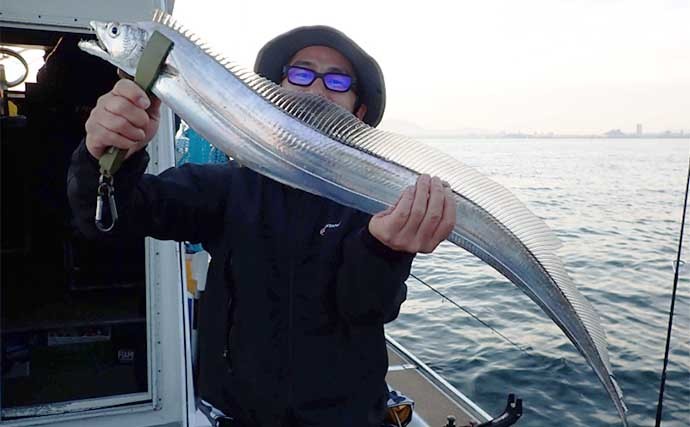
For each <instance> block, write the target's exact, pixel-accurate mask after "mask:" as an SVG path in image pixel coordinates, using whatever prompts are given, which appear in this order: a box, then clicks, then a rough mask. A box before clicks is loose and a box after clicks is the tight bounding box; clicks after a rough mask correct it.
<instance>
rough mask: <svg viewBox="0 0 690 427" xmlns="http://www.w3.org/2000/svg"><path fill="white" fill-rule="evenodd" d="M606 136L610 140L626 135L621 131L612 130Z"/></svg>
mask: <svg viewBox="0 0 690 427" xmlns="http://www.w3.org/2000/svg"><path fill="white" fill-rule="evenodd" d="M604 135H606V136H607V137H609V138H621V137H624V136H625V134H624V133H623V132H622V131H621V130H620V129H612V130H610V131H608V132H606V133H605V134H604Z"/></svg>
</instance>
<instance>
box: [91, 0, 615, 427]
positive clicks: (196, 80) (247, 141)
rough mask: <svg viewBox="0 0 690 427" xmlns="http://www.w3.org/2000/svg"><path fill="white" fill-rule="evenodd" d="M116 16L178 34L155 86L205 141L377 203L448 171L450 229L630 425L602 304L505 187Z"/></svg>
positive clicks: (321, 187) (276, 175)
mask: <svg viewBox="0 0 690 427" xmlns="http://www.w3.org/2000/svg"><path fill="white" fill-rule="evenodd" d="M92 25H93V26H94V28H95V29H96V32H97V35H98V38H99V41H100V43H101V45H102V46H104V47H105V48H106V49H108V50H109V51H110V52H105V51H104V50H103V49H102V48H101V47H100V46H96V45H95V43H94V42H81V43H80V47H81V48H82V49H83V50H85V51H87V52H89V53H91V54H94V55H96V56H99V57H101V58H103V59H105V60H108V61H110V62H111V63H113V64H114V65H116V66H118V67H120V68H122V69H123V70H124V71H125V72H127V73H129V74H134V71H135V70H136V66H137V63H138V56H140V54H141V51H142V50H143V47H144V46H138V47H137V48H136V49H133V50H132V51H129V52H125V53H120V51H123V50H125V49H123V48H122V46H118V45H117V44H116V43H117V42H118V40H117V38H113V37H110V36H107V35H105V34H101V33H102V32H103V31H99V28H102V27H104V26H106V25H108V24H104V23H92ZM113 25H114V24H113ZM117 25H120V24H117ZM99 26H100V27H99ZM120 26H121V28H123V30H122V31H121V36H120V37H121V38H122V39H123V40H124V38H125V37H126V35H127V34H130V33H131V34H134V36H132V37H131V38H132V39H134V41H139V37H138V36H140V35H141V34H142V33H145V34H146V35H147V36H148V35H150V34H152V33H153V31H159V32H160V33H162V34H163V35H164V36H166V37H167V38H169V39H170V40H171V41H172V42H173V43H174V46H173V48H172V50H171V52H170V54H169V55H168V58H167V60H166V66H165V67H164V70H163V72H162V73H161V75H160V76H159V78H158V79H157V81H156V83H155V84H154V85H153V88H152V91H153V93H154V94H156V95H157V96H158V97H159V98H160V99H161V100H162V101H163V102H164V103H166V104H167V105H168V106H170V107H171V108H172V109H173V110H174V111H175V112H176V113H177V114H178V115H179V116H180V117H181V118H182V119H183V120H185V121H186V122H187V123H188V124H189V125H190V126H191V127H192V128H194V129H195V130H196V131H197V132H198V133H199V134H201V135H202V136H203V137H204V138H205V139H207V140H208V141H209V142H211V143H212V144H213V145H215V146H216V147H218V148H219V149H221V150H223V151H224V152H225V153H226V154H228V155H230V156H232V157H234V158H235V159H237V160H238V161H239V162H241V163H242V164H244V165H245V166H247V167H250V168H252V169H254V170H255V171H257V172H259V173H261V174H264V175H266V176H268V177H270V178H272V179H275V180H277V181H279V182H282V183H284V184H286V185H289V186H291V187H295V188H300V189H302V190H304V191H308V192H311V193H313V194H317V195H320V196H324V197H328V198H330V199H332V200H334V201H336V202H338V203H341V204H343V205H347V206H350V207H353V208H356V209H359V210H361V211H364V212H367V213H370V214H375V213H377V212H380V211H382V210H384V209H386V208H388V207H390V206H392V205H394V204H395V203H396V202H397V200H398V198H399V195H400V193H401V192H402V190H403V189H405V188H406V187H408V186H410V185H414V183H415V182H416V179H417V177H419V175H420V174H422V173H427V174H430V175H436V176H439V177H440V178H441V179H443V180H444V181H446V182H447V183H449V184H450V186H451V188H452V190H453V197H454V199H455V201H456V203H457V219H456V226H455V228H454V229H453V231H452V232H451V235H450V236H449V238H448V240H449V241H451V242H452V243H454V244H456V245H458V246H460V247H462V248H463V249H465V250H467V251H469V252H470V253H472V254H474V255H475V256H477V257H478V258H480V259H481V260H483V261H484V262H486V263H487V264H489V265H490V266H492V267H493V268H494V269H495V270H497V271H498V272H499V273H501V274H502V275H504V276H505V277H506V278H507V279H508V280H510V281H511V282H512V283H514V284H515V285H516V286H517V287H518V288H519V289H521V290H522V291H523V292H525V293H526V294H527V295H528V296H529V297H530V298H531V299H532V300H533V301H534V302H535V303H537V304H538V305H539V306H540V307H541V308H542V310H544V312H545V313H546V314H547V315H548V316H549V317H550V318H551V319H552V320H553V321H554V322H555V323H556V324H557V325H558V326H559V327H560V328H561V330H562V331H563V332H564V333H565V335H566V336H567V337H568V338H569V339H570V341H571V342H572V343H573V345H574V346H575V348H576V349H577V350H578V351H579V352H580V354H581V355H582V356H583V357H584V358H585V360H586V361H587V362H588V363H589V364H590V366H591V367H592V369H593V370H594V372H595V374H596V375H597V377H598V378H599V380H600V381H601V383H602V384H603V385H604V388H605V389H606V391H607V393H608V394H609V396H610V397H611V400H612V401H613V403H614V405H615V406H616V410H617V411H618V413H619V415H620V416H621V419H622V421H623V424H624V425H627V421H626V418H625V413H626V412H627V408H626V407H625V404H624V403H623V396H622V393H621V391H620V387H619V386H618V384H617V382H616V380H615V378H614V376H613V372H612V370H611V366H610V362H609V356H608V349H607V342H606V334H605V332H604V329H603V328H602V326H601V320H600V318H599V316H598V314H597V313H596V311H595V310H594V308H593V307H592V305H591V304H590V303H589V301H587V300H586V299H585V297H584V296H583V295H582V294H581V293H580V292H579V291H578V289H577V287H576V286H575V284H574V282H573V280H572V278H571V277H570V276H569V275H568V273H567V271H566V270H565V267H564V265H563V262H562V261H561V259H560V257H559V256H558V255H557V254H556V253H555V251H556V249H558V248H559V247H560V246H561V244H560V241H559V240H558V238H557V237H556V236H555V235H554V234H553V232H552V231H551V230H550V229H549V228H548V227H547V226H546V224H545V223H544V222H543V221H542V220H541V219H539V218H538V217H537V216H535V215H534V214H533V213H532V212H531V211H529V209H528V208H527V207H526V206H525V205H524V204H523V203H522V202H520V201H519V200H518V199H517V198H516V197H515V196H514V195H513V194H512V193H510V192H509V191H508V190H507V189H505V188H504V187H503V186H501V185H499V184H498V183H496V182H494V181H492V180H490V179H488V178H487V177H485V176H484V175H482V174H480V173H479V172H478V171H476V170H474V169H473V168H471V167H468V166H467V165H464V164H463V163H461V162H460V161H458V160H456V159H455V158H453V157H450V156H448V155H447V154H445V153H443V152H441V151H439V150H435V149H433V148H431V147H429V146H426V145H424V144H422V143H420V142H417V141H414V140H412V139H410V138H407V137H404V136H401V135H396V134H393V133H390V132H384V131H381V130H378V129H375V128H372V127H370V126H368V125H367V124H365V123H363V122H361V121H359V120H358V119H357V118H356V117H355V116H353V115H352V114H351V113H350V112H349V111H347V110H345V109H343V108H341V107H340V106H338V105H336V104H334V103H332V102H329V101H328V100H326V99H324V98H321V97H318V96H314V95H311V94H308V93H303V92H296V91H289V90H286V89H283V88H281V87H280V86H278V85H276V84H274V83H273V82H271V81H269V80H267V79H265V78H263V77H261V76H258V75H256V74H254V73H253V72H251V71H249V70H247V69H245V68H243V67H241V66H238V65H237V64H235V63H233V62H232V61H229V60H228V59H226V58H225V57H223V56H222V55H219V54H218V53H216V52H214V51H212V50H211V49H210V48H209V47H208V46H207V45H206V44H205V43H204V42H203V41H202V40H201V39H200V38H198V37H197V36H196V35H194V34H193V33H192V32H190V31H188V30H186V29H185V28H184V27H183V26H182V25H181V24H179V23H178V22H177V21H176V20H174V19H173V18H172V17H171V16H170V15H168V14H166V13H164V12H161V11H157V12H156V13H155V14H154V17H153V20H152V21H151V22H141V23H136V24H121V25H120ZM141 39H143V40H146V39H147V37H141ZM129 41H130V42H131V41H132V40H129ZM123 43H124V42H123ZM139 43H140V44H141V42H139ZM108 46H110V48H108Z"/></svg>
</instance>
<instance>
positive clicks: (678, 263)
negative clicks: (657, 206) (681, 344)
mask: <svg viewBox="0 0 690 427" xmlns="http://www.w3.org/2000/svg"><path fill="white" fill-rule="evenodd" d="M688 188H690V157H689V158H688V180H687V182H686V184H685V202H684V203H683V217H682V218H681V220H680V240H679V241H678V254H677V255H676V263H675V267H674V269H673V270H674V273H673V294H672V296H671V310H670V313H669V317H668V331H667V332H666V354H665V355H664V368H663V369H662V371H661V385H660V386H659V403H658V404H657V407H656V424H655V426H656V427H659V426H660V425H661V412H662V409H663V401H664V388H665V386H666V368H667V367H668V352H669V348H670V344H671V329H672V328H673V310H674V308H675V305H676V290H677V289H678V272H679V271H680V269H681V261H680V253H681V250H682V249H683V231H684V228H685V212H686V210H687V208H688Z"/></svg>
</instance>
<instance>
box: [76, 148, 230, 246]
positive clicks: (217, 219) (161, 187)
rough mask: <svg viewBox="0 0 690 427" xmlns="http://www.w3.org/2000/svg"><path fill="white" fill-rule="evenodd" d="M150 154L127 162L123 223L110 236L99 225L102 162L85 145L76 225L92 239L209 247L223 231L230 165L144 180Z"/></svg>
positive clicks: (120, 197) (117, 184)
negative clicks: (149, 240) (146, 240)
mask: <svg viewBox="0 0 690 427" xmlns="http://www.w3.org/2000/svg"><path fill="white" fill-rule="evenodd" d="M148 162H149V156H148V153H146V150H140V151H138V152H137V153H135V154H134V155H132V156H131V157H130V158H128V159H127V160H125V162H124V163H123V164H122V166H121V167H120V169H119V170H118V172H117V173H116V174H115V176H114V182H113V185H114V188H115V201H116V204H117V212H118V215H119V219H118V221H117V224H116V226H115V228H114V229H113V230H112V231H111V232H109V233H103V232H101V231H99V230H98V229H97V228H96V226H95V224H94V215H95V210H96V190H97V187H98V179H99V176H100V172H99V165H98V160H97V159H96V158H94V157H93V156H92V155H91V153H89V151H88V150H87V149H86V145H85V143H84V142H83V141H82V143H81V144H80V145H79V147H78V148H77V149H76V150H75V151H74V153H73V154H72V161H71V164H70V168H69V172H68V175H67V194H68V198H69V203H70V207H71V208H72V214H73V218H74V222H75V223H76V226H77V227H78V228H79V230H80V231H81V232H82V233H83V234H84V235H86V236H87V237H88V238H92V239H103V238H107V239H109V238H117V237H124V236H151V237H154V238H156V239H160V240H178V241H190V242H205V241H208V239H209V238H210V237H211V236H213V235H214V233H218V230H219V229H220V227H222V225H223V212H224V204H225V202H226V200H225V199H226V197H225V189H226V188H228V187H227V186H228V185H229V179H230V173H228V172H229V170H230V169H229V167H228V166H227V165H203V166H201V165H192V164H187V165H184V166H182V167H179V168H170V169H168V170H166V171H164V172H162V173H161V174H160V175H149V174H144V171H145V170H146V166H147V164H148Z"/></svg>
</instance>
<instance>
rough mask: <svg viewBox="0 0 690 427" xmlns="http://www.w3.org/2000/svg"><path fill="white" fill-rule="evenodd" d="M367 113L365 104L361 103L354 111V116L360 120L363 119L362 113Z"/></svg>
mask: <svg viewBox="0 0 690 427" xmlns="http://www.w3.org/2000/svg"><path fill="white" fill-rule="evenodd" d="M365 114H367V106H366V105H364V104H361V105H360V106H359V108H358V109H357V111H356V112H355V116H357V118H358V119H360V120H362V119H364V115H365Z"/></svg>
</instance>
